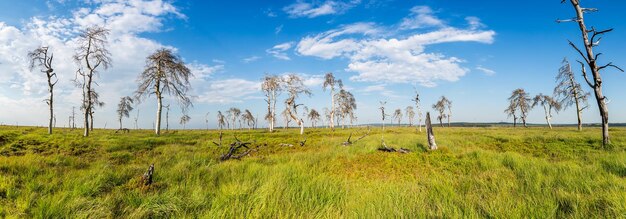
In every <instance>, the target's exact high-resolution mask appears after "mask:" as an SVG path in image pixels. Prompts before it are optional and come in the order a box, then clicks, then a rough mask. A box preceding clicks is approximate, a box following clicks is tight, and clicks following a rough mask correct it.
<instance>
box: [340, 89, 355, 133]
mask: <svg viewBox="0 0 626 219" xmlns="http://www.w3.org/2000/svg"><path fill="white" fill-rule="evenodd" d="M339 88H340V90H339V93H337V94H336V95H335V99H336V100H335V101H336V102H337V105H339V106H338V107H337V108H336V111H337V113H339V116H338V119H341V122H342V123H341V129H344V128H345V126H346V118H348V117H350V119H351V120H352V117H353V115H354V110H356V99H355V98H354V95H352V93H350V92H349V91H346V90H344V89H343V84H339Z"/></svg>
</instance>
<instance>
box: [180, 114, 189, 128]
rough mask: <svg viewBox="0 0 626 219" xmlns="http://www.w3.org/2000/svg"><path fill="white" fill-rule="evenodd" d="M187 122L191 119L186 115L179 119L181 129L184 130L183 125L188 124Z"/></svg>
mask: <svg viewBox="0 0 626 219" xmlns="http://www.w3.org/2000/svg"><path fill="white" fill-rule="evenodd" d="M189 120H191V117H189V115H187V114H184V115H183V116H181V117H180V124H181V125H183V129H185V125H186V124H187V123H188V122H189Z"/></svg>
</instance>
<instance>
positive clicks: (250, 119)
mask: <svg viewBox="0 0 626 219" xmlns="http://www.w3.org/2000/svg"><path fill="white" fill-rule="evenodd" d="M241 119H242V120H243V122H244V123H245V124H246V125H248V130H250V129H252V127H254V116H253V115H252V112H250V110H248V109H246V110H244V113H243V115H241Z"/></svg>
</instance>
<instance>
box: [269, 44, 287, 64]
mask: <svg viewBox="0 0 626 219" xmlns="http://www.w3.org/2000/svg"><path fill="white" fill-rule="evenodd" d="M292 46H293V42H286V43H281V44H278V45H275V46H274V47H272V48H271V49H267V50H265V51H266V52H267V53H269V54H271V55H272V56H274V57H276V58H277V59H282V60H291V58H289V56H288V55H287V53H285V52H286V51H287V50H289V49H291V47H292Z"/></svg>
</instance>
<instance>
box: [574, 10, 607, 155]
mask: <svg viewBox="0 0 626 219" xmlns="http://www.w3.org/2000/svg"><path fill="white" fill-rule="evenodd" d="M570 2H571V3H572V5H573V6H574V9H576V17H577V23H578V27H579V28H580V32H581V34H582V38H583V43H584V45H585V50H586V53H587V56H586V60H585V61H586V62H587V65H589V69H591V73H592V75H593V82H594V83H593V84H592V83H590V82H589V80H587V75H586V74H585V71H584V70H583V76H585V80H586V81H587V83H588V84H589V85H590V86H591V87H592V88H593V91H594V94H595V96H596V102H597V104H598V109H599V111H600V117H602V145H603V146H605V145H607V144H610V139H609V110H608V107H607V105H606V101H605V100H606V97H605V96H604V95H603V94H602V78H601V76H600V70H599V67H598V65H597V63H596V58H597V55H595V56H594V53H593V50H592V48H593V43H595V42H591V41H590V40H589V35H588V34H589V33H590V32H591V31H589V30H587V27H586V26H585V20H584V18H583V13H584V12H583V9H582V8H581V7H580V5H579V3H580V2H579V1H578V0H570ZM608 31H610V30H607V31H606V32H608ZM593 32H594V36H595V35H596V34H597V33H596V32H595V30H593ZM600 35H601V34H600ZM570 44H571V45H572V46H574V44H572V43H571V42H570ZM574 48H576V47H575V46H574ZM576 50H578V48H576ZM578 52H579V53H580V54H581V55H582V56H583V57H585V56H584V55H583V54H582V52H580V50H578ZM609 65H610V63H609ZM609 65H607V66H609ZM603 67H606V66H603ZM614 67H615V66H614ZM583 69H584V66H583Z"/></svg>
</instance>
